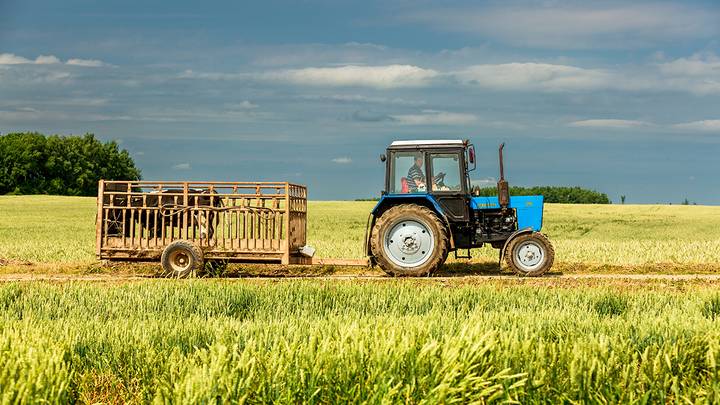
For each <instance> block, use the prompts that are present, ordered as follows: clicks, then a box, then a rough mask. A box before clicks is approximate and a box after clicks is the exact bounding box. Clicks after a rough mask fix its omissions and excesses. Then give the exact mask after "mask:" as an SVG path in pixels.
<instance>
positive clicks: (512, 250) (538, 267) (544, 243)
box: [505, 232, 555, 277]
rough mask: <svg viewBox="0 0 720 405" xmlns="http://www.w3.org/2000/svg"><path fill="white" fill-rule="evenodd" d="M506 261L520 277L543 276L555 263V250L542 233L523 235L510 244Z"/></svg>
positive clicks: (506, 253) (506, 252)
mask: <svg viewBox="0 0 720 405" xmlns="http://www.w3.org/2000/svg"><path fill="white" fill-rule="evenodd" d="M505 261H506V262H507V264H508V266H509V267H510V268H511V269H512V271H513V272H514V273H515V274H517V275H519V276H525V277H537V276H542V275H543V274H545V273H547V271H548V270H550V268H551V267H552V265H553V262H554V261H555V249H554V248H553V246H552V244H551V243H550V240H548V238H547V236H545V235H543V234H541V233H540V232H532V233H526V234H521V235H518V236H517V237H515V238H514V239H513V240H511V241H510V243H508V246H507V248H506V250H505Z"/></svg>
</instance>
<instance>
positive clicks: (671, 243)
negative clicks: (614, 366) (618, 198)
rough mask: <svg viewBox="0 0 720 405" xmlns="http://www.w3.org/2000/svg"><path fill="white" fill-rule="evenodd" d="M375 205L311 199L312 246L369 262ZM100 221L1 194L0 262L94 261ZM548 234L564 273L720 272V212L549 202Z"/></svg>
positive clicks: (59, 205)
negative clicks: (605, 269)
mask: <svg viewBox="0 0 720 405" xmlns="http://www.w3.org/2000/svg"><path fill="white" fill-rule="evenodd" d="M372 206H373V203H372V202H332V201H311V202H310V203H309V208H308V239H309V240H308V242H309V243H310V244H311V245H313V246H314V247H316V248H317V255H318V256H319V257H329V258H360V257H362V256H363V251H362V240H363V237H364V232H365V224H366V221H367V215H368V213H369V212H370V210H371V208H372ZM94 218H95V199H94V198H81V197H56V196H0V259H2V258H5V259H11V260H18V261H29V262H33V263H65V264H68V263H74V264H80V265H83V264H89V263H93V262H94V243H95V240H94V232H95V231H94ZM543 232H545V233H546V234H548V235H549V237H550V239H551V240H552V242H553V244H554V246H555V250H556V263H558V266H559V268H565V269H568V268H572V267H577V266H579V265H582V266H586V267H587V266H589V267H590V268H598V267H602V266H609V267H610V268H617V267H622V266H631V267H635V268H641V267H646V268H652V269H654V270H657V271H663V269H664V268H666V269H668V270H671V269H672V268H688V269H692V270H693V271H702V270H703V268H709V269H711V270H716V269H718V268H719V267H720V259H719V256H718V253H717V252H720V207H707V206H679V205H673V206H669V205H565V204H548V205H546V210H545V219H544V228H543ZM451 261H452V260H451ZM495 261H497V251H496V250H494V249H492V248H490V247H487V248H482V249H476V250H475V251H474V252H473V262H475V263H478V262H480V263H483V262H484V263H492V262H495ZM582 266H580V267H582Z"/></svg>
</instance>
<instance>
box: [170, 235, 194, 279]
mask: <svg viewBox="0 0 720 405" xmlns="http://www.w3.org/2000/svg"><path fill="white" fill-rule="evenodd" d="M160 264H162V268H163V275H164V276H166V277H175V278H185V277H187V276H188V275H190V274H191V273H192V272H193V271H194V270H197V269H200V268H202V266H203V253H202V250H200V248H199V247H197V245H195V244H193V243H190V242H188V241H186V240H176V241H174V242H172V243H170V244H169V245H167V246H166V247H165V249H164V250H163V253H162V257H161V258H160Z"/></svg>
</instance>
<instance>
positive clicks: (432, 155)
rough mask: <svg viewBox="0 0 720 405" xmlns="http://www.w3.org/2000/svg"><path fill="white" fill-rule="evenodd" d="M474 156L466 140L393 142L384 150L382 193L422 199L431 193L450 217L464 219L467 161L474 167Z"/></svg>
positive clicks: (467, 201) (466, 214) (467, 192)
mask: <svg viewBox="0 0 720 405" xmlns="http://www.w3.org/2000/svg"><path fill="white" fill-rule="evenodd" d="M474 157H475V156H474V149H473V146H472V145H469V144H468V141H461V140H448V141H395V142H393V143H392V144H391V145H390V146H389V147H388V149H387V156H386V159H387V164H386V175H385V191H383V195H384V196H388V197H392V196H397V197H399V198H408V197H413V196H416V197H419V198H421V199H424V198H426V196H428V195H431V196H433V200H434V201H435V202H437V204H438V205H440V207H442V209H443V212H444V213H445V215H446V216H447V217H448V219H449V220H451V221H452V222H457V221H467V220H468V219H469V214H470V213H469V209H470V181H469V176H468V170H469V169H468V161H469V160H473V162H472V163H471V164H472V165H473V168H474ZM470 158H472V159H470ZM418 169H419V170H418ZM470 170H471V169H470ZM418 174H420V175H421V176H422V177H418Z"/></svg>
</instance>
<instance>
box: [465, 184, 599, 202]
mask: <svg viewBox="0 0 720 405" xmlns="http://www.w3.org/2000/svg"><path fill="white" fill-rule="evenodd" d="M476 190H477V193H478V195H481V196H486V197H489V196H495V195H497V188H495V187H485V188H480V189H476ZM510 195H542V196H544V197H545V202H548V203H565V204H610V199H609V198H608V196H607V194H605V193H600V192H598V191H594V190H588V189H585V188H581V187H560V186H536V187H517V186H513V187H510Z"/></svg>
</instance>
